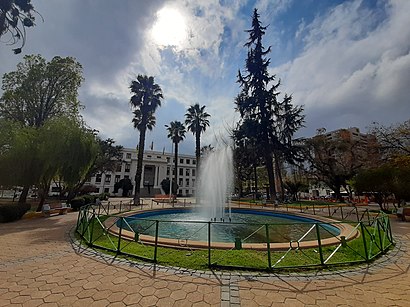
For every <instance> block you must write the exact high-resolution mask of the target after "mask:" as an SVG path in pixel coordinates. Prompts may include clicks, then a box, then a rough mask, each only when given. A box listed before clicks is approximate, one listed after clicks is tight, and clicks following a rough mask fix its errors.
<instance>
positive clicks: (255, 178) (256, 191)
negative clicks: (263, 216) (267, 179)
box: [253, 164, 259, 199]
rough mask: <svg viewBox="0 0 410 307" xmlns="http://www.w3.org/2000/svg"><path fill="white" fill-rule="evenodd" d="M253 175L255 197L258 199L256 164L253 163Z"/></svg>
mask: <svg viewBox="0 0 410 307" xmlns="http://www.w3.org/2000/svg"><path fill="white" fill-rule="evenodd" d="M253 177H254V181H255V198H256V199H259V196H258V175H257V174H256V164H254V165H253Z"/></svg>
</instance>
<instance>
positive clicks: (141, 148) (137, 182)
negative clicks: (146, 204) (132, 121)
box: [134, 126, 146, 205]
mask: <svg viewBox="0 0 410 307" xmlns="http://www.w3.org/2000/svg"><path fill="white" fill-rule="evenodd" d="M145 131H146V127H145V126H143V127H142V128H141V131H140V141H139V144H138V158H137V171H136V172H135V193H134V205H139V204H140V192H141V188H140V186H141V177H142V160H143V158H144V145H145Z"/></svg>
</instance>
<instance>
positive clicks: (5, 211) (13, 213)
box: [0, 203, 31, 223]
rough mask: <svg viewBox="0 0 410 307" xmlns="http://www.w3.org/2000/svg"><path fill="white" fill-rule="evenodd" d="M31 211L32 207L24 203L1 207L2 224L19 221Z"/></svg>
mask: <svg viewBox="0 0 410 307" xmlns="http://www.w3.org/2000/svg"><path fill="white" fill-rule="evenodd" d="M30 209H31V205H30V204H27V203H24V204H19V203H14V204H4V205H0V223H7V222H13V221H16V220H19V219H21V218H22V217H23V215H24V214H25V213H26V212H27V211H28V210H30Z"/></svg>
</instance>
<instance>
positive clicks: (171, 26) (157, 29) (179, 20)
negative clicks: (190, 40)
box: [151, 7, 187, 47]
mask: <svg viewBox="0 0 410 307" xmlns="http://www.w3.org/2000/svg"><path fill="white" fill-rule="evenodd" d="M151 34H152V37H153V38H154V41H155V42H156V43H157V44H158V45H161V46H176V47H181V45H182V43H183V42H184V41H185V40H186V37H187V26H186V24H185V19H184V17H183V16H182V14H181V13H180V12H179V11H178V10H177V9H174V8H170V7H164V8H162V9H161V10H159V11H158V12H157V21H156V22H155V24H154V26H153V28H152V30H151Z"/></svg>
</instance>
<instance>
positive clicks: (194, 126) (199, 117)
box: [185, 103, 211, 176]
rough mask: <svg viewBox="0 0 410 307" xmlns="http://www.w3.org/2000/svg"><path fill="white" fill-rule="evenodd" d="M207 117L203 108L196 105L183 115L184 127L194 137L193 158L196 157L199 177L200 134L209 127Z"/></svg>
mask: <svg viewBox="0 0 410 307" xmlns="http://www.w3.org/2000/svg"><path fill="white" fill-rule="evenodd" d="M210 116H211V115H209V114H208V113H207V112H206V111H205V106H202V107H201V106H200V105H199V104H198V103H196V104H194V105H192V106H190V107H189V108H188V110H187V112H186V113H185V125H186V127H187V130H188V131H191V132H192V134H193V135H194V136H195V156H196V174H197V176H199V164H200V159H201V134H202V133H204V132H205V130H206V128H207V127H209V119H208V118H209V117H210Z"/></svg>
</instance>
